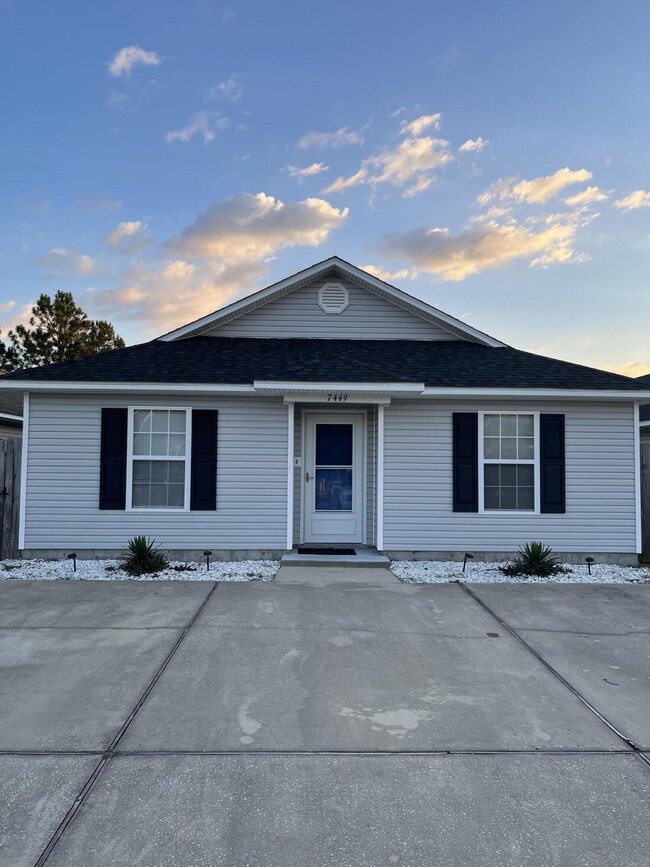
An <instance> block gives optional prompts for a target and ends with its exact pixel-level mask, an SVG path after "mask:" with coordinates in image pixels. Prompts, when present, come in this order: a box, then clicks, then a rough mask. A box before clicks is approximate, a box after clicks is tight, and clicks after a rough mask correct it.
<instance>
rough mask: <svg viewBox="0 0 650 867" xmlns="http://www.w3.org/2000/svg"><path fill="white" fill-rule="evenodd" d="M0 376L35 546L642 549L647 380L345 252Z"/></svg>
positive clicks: (436, 553) (26, 543)
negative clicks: (589, 361) (81, 354)
mask: <svg viewBox="0 0 650 867" xmlns="http://www.w3.org/2000/svg"><path fill="white" fill-rule="evenodd" d="M3 384H4V385H6V386H9V387H14V388H16V389H20V390H22V391H25V404H24V441H25V448H24V451H23V460H24V466H23V485H24V488H23V496H22V510H23V511H22V521H21V529H20V547H21V548H22V549H23V551H24V556H43V555H49V556H52V555H57V554H58V555H59V556H60V555H61V553H62V552H64V551H66V550H74V551H76V552H78V553H80V552H84V553H85V554H88V555H92V554H99V553H101V554H104V555H106V556H108V555H111V554H115V553H117V552H118V551H120V550H121V549H122V547H123V546H124V544H125V543H126V542H127V540H128V539H129V538H130V537H132V536H134V535H136V534H141V533H142V534H146V535H149V536H152V537H155V539H156V540H157V542H158V543H159V544H160V545H161V546H162V547H163V548H164V549H167V550H170V551H175V552H178V554H179V556H189V555H190V554H192V555H200V554H201V552H203V550H204V549H207V550H211V551H213V552H214V554H215V556H221V557H225V558H241V557H249V556H265V557H276V558H277V557H279V556H281V555H282V554H283V553H284V552H286V551H287V550H289V549H292V548H293V547H294V546H296V545H300V544H306V545H310V546H313V545H316V546H318V545H322V544H327V545H345V546H355V545H356V546H362V545H364V546H369V547H371V548H376V549H378V550H379V551H383V552H385V553H387V554H388V555H389V556H400V557H402V556H417V557H430V558H435V557H441V556H444V557H447V556H449V555H458V554H459V553H460V554H462V552H465V551H470V552H473V553H474V554H475V556H477V557H478V556H480V555H485V556H487V557H491V558H495V557H497V556H502V555H503V554H504V553H506V554H507V553H510V552H512V551H514V550H515V549H516V548H517V547H518V546H519V545H521V544H522V543H525V542H527V541H530V540H536V539H540V540H542V541H543V542H544V543H546V544H548V545H550V546H552V547H553V548H554V549H555V551H557V552H561V553H562V554H563V556H564V557H565V558H568V559H570V558H578V557H584V556H585V555H589V554H592V555H594V556H596V557H598V559H600V560H601V561H602V560H604V559H605V558H611V559H613V560H617V561H621V562H636V559H637V552H638V551H639V550H640V541H641V530H640V495H639V489H640V480H639V461H638V459H637V455H638V452H639V403H640V402H650V386H647V385H645V386H641V385H640V383H638V382H636V381H635V380H633V379H631V378H628V377H624V376H619V375H616V374H613V373H606V372H604V371H602V370H595V369H592V368H588V367H582V366H580V365H577V364H569V363H567V362H564V361H558V360H555V359H551V358H546V357H543V356H541V355H535V354H532V353H529V352H523V351H521V350H518V349H513V348H512V347H510V346H507V345H505V344H504V343H503V342H502V341H500V340H498V339H497V338H495V337H490V336H489V335H487V334H484V333H483V332H481V331H479V330H478V329H477V328H475V327H473V326H471V325H468V324H467V323H466V322H462V321H460V320H458V319H455V318H453V317H452V316H449V315H448V314H446V313H444V312H442V311H441V310H438V309H436V308H434V307H431V306H429V305H428V304H425V303H424V302H423V301H420V300H419V299H417V298H414V297H412V296H410V295H408V294H406V293H405V292H402V291H400V290H399V289H396V288H394V287H393V286H391V285H389V284H387V283H385V282H384V281H382V280H379V279H377V278H376V277H374V276H373V275H371V274H369V273H367V272H365V271H363V270H361V269H359V268H357V267H355V266H353V265H350V264H349V263H347V262H345V261H343V260H341V259H339V258H338V257H332V258H330V259H327V260H325V261H324V262H320V263H318V264H316V265H313V266H312V267H310V268H307V269H306V270H304V271H301V272H299V273H297V274H295V275H293V276H291V277H288V278H287V279H285V280H282V281H280V282H279V283H275V284H273V285H272V286H269V287H267V288H266V289H262V290H261V291H259V292H256V293H254V294H252V295H250V296H248V297H246V298H243V299H241V300H239V301H236V302H235V303H233V304H230V305H229V306H226V307H224V308H222V309H220V310H217V311H216V312H214V313H211V314H209V315H207V316H204V317H203V318H202V319H199V320H197V321H195V322H190V323H189V324H187V325H183V326H182V327H180V328H177V329H176V330H174V331H172V332H170V333H168V334H165V335H163V336H162V337H159V338H158V339H156V340H152V341H151V342H148V343H144V344H141V345H138V346H130V347H128V348H126V349H120V350H115V351H113V352H108V353H105V354H102V355H97V356H94V357H87V358H80V359H77V360H75V361H67V362H61V363H58V364H52V365H50V366H48V367H43V368H38V369H31V370H24V371H21V372H20V373H15V374H10V375H8V376H6V377H4V383H3ZM181 552H183V554H181Z"/></svg>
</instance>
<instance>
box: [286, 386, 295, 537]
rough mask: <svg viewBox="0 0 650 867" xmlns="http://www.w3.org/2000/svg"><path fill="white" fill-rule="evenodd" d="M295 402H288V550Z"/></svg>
mask: <svg viewBox="0 0 650 867" xmlns="http://www.w3.org/2000/svg"><path fill="white" fill-rule="evenodd" d="M294 407H295V404H294V403H293V402H291V403H287V551H290V550H291V549H292V548H293V449H294V443H293V439H294V428H295V424H294V422H295V413H294Z"/></svg>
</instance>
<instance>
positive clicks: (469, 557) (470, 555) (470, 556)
mask: <svg viewBox="0 0 650 867" xmlns="http://www.w3.org/2000/svg"><path fill="white" fill-rule="evenodd" d="M473 559H474V555H473V554H465V556H464V557H463V572H464V571H465V566H467V561H468V560H473Z"/></svg>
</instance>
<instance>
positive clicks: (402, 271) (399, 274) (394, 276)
mask: <svg viewBox="0 0 650 867" xmlns="http://www.w3.org/2000/svg"><path fill="white" fill-rule="evenodd" d="M362 270H363V271H367V272H368V273H369V274H372V275H373V276H374V277H377V278H378V279H379V280H383V281H384V282H385V283H396V282H397V281H398V280H415V279H416V277H417V276H418V274H417V271H413V270H412V269H411V268H399V269H398V270H397V271H389V270H388V269H387V268H382V266H381V265H363V267H362Z"/></svg>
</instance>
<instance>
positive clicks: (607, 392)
mask: <svg viewBox="0 0 650 867" xmlns="http://www.w3.org/2000/svg"><path fill="white" fill-rule="evenodd" d="M422 397H461V398H462V397H496V398H501V397H503V398H506V397H508V398H510V397H514V398H522V399H524V400H529V399H535V398H547V397H549V398H565V399H566V400H627V401H633V400H648V398H650V392H647V391H616V390H614V389H602V390H600V391H599V390H598V389H588V388H582V389H571V388H432V387H428V388H425V389H424V391H423V392H422Z"/></svg>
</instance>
